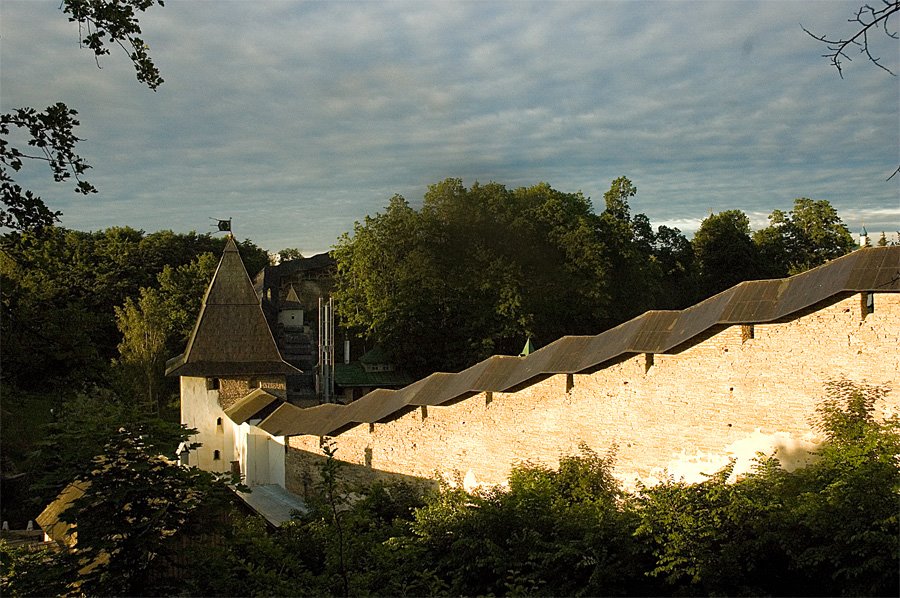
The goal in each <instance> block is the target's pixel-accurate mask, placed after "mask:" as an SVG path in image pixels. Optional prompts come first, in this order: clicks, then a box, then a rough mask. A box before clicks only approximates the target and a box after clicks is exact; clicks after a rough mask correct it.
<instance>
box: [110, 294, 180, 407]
mask: <svg viewBox="0 0 900 598" xmlns="http://www.w3.org/2000/svg"><path fill="white" fill-rule="evenodd" d="M116 323H117V324H118V326H119V330H121V331H122V335H123V339H122V342H121V343H119V354H120V355H121V358H120V360H119V362H120V363H121V364H122V365H124V366H125V367H126V368H129V369H131V368H133V369H136V370H138V371H139V372H140V373H141V374H142V377H143V379H144V381H145V384H146V386H145V388H144V390H145V391H146V394H145V398H146V405H147V406H148V407H149V409H151V410H152V412H154V413H159V382H160V381H161V378H162V374H163V369H164V366H165V363H166V357H167V354H166V337H167V333H168V328H169V322H168V312H167V311H166V309H165V303H164V301H163V299H162V297H161V296H160V293H159V291H157V290H156V289H153V288H150V289H147V288H145V289H141V295H140V298H139V299H138V300H137V301H133V300H132V299H131V298H130V297H129V298H127V299H126V300H125V305H123V306H122V307H117V308H116Z"/></svg>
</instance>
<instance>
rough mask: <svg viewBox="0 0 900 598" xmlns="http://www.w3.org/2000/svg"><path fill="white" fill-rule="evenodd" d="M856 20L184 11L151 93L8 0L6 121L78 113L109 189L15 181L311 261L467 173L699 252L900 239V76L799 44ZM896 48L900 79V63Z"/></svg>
mask: <svg viewBox="0 0 900 598" xmlns="http://www.w3.org/2000/svg"><path fill="white" fill-rule="evenodd" d="M860 2H861V0H856V1H855V2H842V1H841V2H839V1H833V2H750V1H734V2H710V3H705V2H675V1H671V2H649V1H647V2H601V1H588V2H524V1H515V2H488V1H477V2H421V1H420V2H409V3H407V2H371V1H370V2H294V1H279V2H266V1H250V0H246V1H236V0H232V1H223V2H211V1H193V2H178V1H176V0H167V1H166V6H165V7H164V8H160V7H155V8H153V9H152V10H151V11H150V12H149V13H147V14H146V15H145V16H144V17H143V19H142V26H143V30H144V39H145V40H146V42H147V43H148V44H149V45H150V47H151V56H152V57H153V59H154V60H155V62H156V64H157V66H158V67H159V68H160V70H161V71H162V75H163V77H164V78H165V80H166V82H165V83H164V84H163V86H162V87H161V88H160V89H159V91H158V92H155V93H154V92H152V91H150V90H148V89H147V88H146V87H144V86H142V85H141V84H139V83H138V82H137V81H136V80H135V77H134V73H133V71H132V69H131V64H130V62H128V60H127V59H126V57H125V56H124V55H123V54H122V53H117V52H114V53H113V54H112V55H111V56H107V57H104V58H103V59H101V60H100V66H101V67H102V68H99V69H98V68H97V65H96V63H95V61H94V58H93V55H92V54H91V53H90V52H89V51H88V50H79V48H78V28H77V26H76V25H75V24H73V23H69V22H68V21H67V20H66V18H65V16H64V15H63V14H62V13H61V12H60V11H59V10H58V7H59V0H49V1H46V2H45V1H42V0H28V1H21V0H18V1H17V0H3V2H2V5H0V106H2V110H3V111H8V110H10V109H12V108H15V107H18V106H23V105H30V106H35V107H40V108H43V107H46V106H47V105H49V104H51V103H55V102H57V101H64V102H66V103H67V104H69V106H71V107H74V108H76V109H77V110H78V112H79V118H80V120H81V127H80V136H81V137H83V138H84V141H83V142H82V143H80V144H79V148H78V149H79V152H80V154H81V155H82V156H83V157H84V158H85V159H86V160H87V161H88V162H89V163H90V164H92V165H93V169H92V170H91V171H90V177H89V180H90V181H91V182H92V183H93V184H94V185H95V186H97V187H98V189H99V190H100V193H99V194H98V195H95V196H91V197H89V198H83V197H82V196H79V195H76V194H74V193H73V192H72V191H71V185H66V184H54V183H52V182H50V177H49V172H46V171H45V170H42V169H40V168H39V165H32V164H29V165H27V169H28V172H25V171H23V173H22V174H21V175H20V176H19V177H18V180H19V182H21V183H24V184H26V185H28V186H30V188H32V189H34V190H35V191H37V192H39V193H40V194H41V195H42V196H43V197H44V199H45V200H46V201H47V203H48V204H49V205H50V206H51V207H52V208H54V209H60V210H62V211H63V213H64V216H63V221H62V222H63V225H65V226H67V227H71V228H76V229H81V230H97V229H101V228H106V227H109V226H114V225H130V226H133V227H136V228H141V229H144V230H146V231H148V232H149V231H155V230H159V229H172V230H175V231H179V232H186V231H189V230H197V231H200V232H205V231H208V230H211V229H210V224H211V223H212V222H213V221H212V220H210V218H229V217H230V218H233V219H234V229H235V233H236V235H237V236H238V237H240V238H250V239H252V240H253V241H255V242H256V243H257V244H259V245H261V246H263V247H265V248H267V249H269V250H273V251H274V250H278V249H282V248H284V247H297V248H299V249H300V250H301V251H302V252H303V253H304V254H311V253H315V252H318V251H323V250H326V249H328V248H329V247H331V245H332V244H333V243H334V242H335V240H336V239H337V237H338V236H339V235H340V234H341V233H343V232H345V231H349V230H351V229H352V227H353V223H354V221H356V220H361V219H362V218H364V217H365V215H366V214H374V213H375V212H377V211H380V210H381V209H382V208H383V207H384V206H385V205H386V204H387V202H388V199H389V198H390V197H391V196H392V195H393V194H395V193H400V194H402V195H404V196H405V197H406V198H407V199H409V200H410V201H411V202H412V203H413V204H414V205H416V204H417V203H418V202H420V201H421V198H422V195H423V194H424V192H425V190H426V188H427V186H428V185H429V184H431V183H435V182H437V181H440V180H442V179H444V178H447V177H458V178H461V179H463V181H464V182H465V184H466V185H469V184H471V183H472V182H474V181H476V180H477V181H480V182H488V181H496V182H500V183H503V184H505V185H507V186H508V187H519V186H530V185H533V184H535V183H537V182H539V181H546V182H548V183H550V184H551V185H552V186H553V187H554V188H556V189H559V190H562V191H578V190H581V191H583V192H584V193H585V195H587V196H589V197H591V198H592V199H593V201H594V205H595V207H596V208H597V209H598V210H599V209H602V202H603V193H604V191H605V190H606V189H608V188H609V184H610V182H611V181H612V180H613V179H614V178H616V177H618V176H621V175H625V176H628V177H629V178H630V179H631V180H632V181H633V182H634V183H635V185H636V186H637V188H638V195H637V197H636V198H634V200H633V202H632V210H633V211H634V212H644V213H646V214H647V215H648V216H649V217H650V220H651V222H652V223H653V224H654V225H659V224H667V225H670V226H673V225H674V226H678V227H679V228H681V229H682V230H684V231H686V232H690V231H693V230H695V229H696V227H697V225H698V224H699V221H700V220H701V219H702V218H703V217H705V216H706V215H708V214H709V213H710V212H711V211H720V210H724V209H735V208H736V209H741V210H744V211H745V212H747V214H748V215H749V216H750V217H751V221H752V222H753V224H754V226H755V227H759V226H764V225H765V223H766V216H767V215H768V214H769V213H770V212H771V211H772V210H773V209H776V208H779V209H785V210H786V209H789V208H790V207H791V205H792V203H793V199H794V198H796V197H803V196H805V197H812V198H814V199H827V200H829V201H831V202H832V204H833V205H835V206H836V207H837V208H838V210H839V213H840V214H841V216H842V217H843V219H844V221H845V222H846V223H847V224H848V226H849V227H850V228H851V231H852V232H854V234H855V233H856V232H857V231H858V229H859V227H860V225H862V224H865V226H866V228H868V229H869V231H870V232H873V231H878V232H879V233H880V231H881V230H886V231H888V232H890V231H896V230H897V229H898V228H900V176H898V177H895V178H894V179H893V180H892V181H891V182H886V181H885V179H886V178H887V176H888V175H890V174H891V172H892V171H893V170H894V169H895V168H896V167H897V165H898V163H900V162H898V161H900V78H898V77H892V76H890V75H889V74H887V73H885V72H884V71H882V70H880V69H878V68H876V67H874V66H872V65H870V64H868V63H867V62H866V61H865V60H864V59H863V58H862V57H859V58H856V59H855V60H854V61H853V62H852V63H849V64H847V65H846V68H845V72H844V79H841V78H840V76H839V75H838V73H837V72H836V71H835V69H834V68H833V67H832V66H830V65H829V63H828V61H827V59H825V58H822V57H821V54H823V52H824V50H825V48H824V47H823V46H821V45H820V44H818V43H817V42H816V41H815V40H813V39H811V38H810V37H809V36H807V35H806V34H805V33H804V32H803V31H802V29H801V24H802V25H803V26H805V27H807V28H808V29H811V30H812V31H815V32H820V33H824V34H829V35H834V36H840V35H846V34H847V33H849V32H850V31H851V30H852V25H851V24H849V23H847V19H848V18H851V17H852V16H853V15H854V13H855V9H856V7H857V6H858V5H859V4H860ZM898 26H900V18H898V19H896V22H895V23H893V28H896V27H898ZM875 41H876V42H877V43H876V44H874V45H873V51H874V52H875V53H876V54H878V55H880V56H881V57H882V60H883V61H884V64H885V65H886V66H888V67H889V68H891V69H892V70H894V71H895V72H898V73H900V45H898V43H897V42H895V41H890V40H886V39H885V38H884V36H883V35H882V36H879V37H878V38H877V39H876V40H875Z"/></svg>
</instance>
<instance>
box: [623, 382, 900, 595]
mask: <svg viewBox="0 0 900 598" xmlns="http://www.w3.org/2000/svg"><path fill="white" fill-rule="evenodd" d="M885 393H886V391H885V389H883V388H879V387H871V386H866V385H856V384H851V383H848V382H846V381H838V382H834V383H831V384H829V385H827V387H826V398H825V399H824V400H823V402H822V403H821V405H820V407H819V409H818V418H817V420H816V425H817V428H818V430H819V431H820V432H821V434H822V435H823V437H824V439H825V442H824V444H823V445H822V446H821V447H820V449H819V450H818V451H817V453H818V458H817V459H816V460H815V461H813V462H812V463H811V464H809V465H807V466H806V467H804V468H801V469H798V470H795V471H794V472H791V473H788V472H786V471H785V470H783V469H782V468H781V467H780V465H779V464H778V462H777V460H775V459H772V458H768V459H767V458H761V460H760V461H759V464H758V466H757V468H756V470H755V471H754V472H751V473H750V474H748V475H746V476H744V477H743V478H741V479H738V480H737V481H735V482H731V481H729V478H730V476H731V473H732V469H733V464H732V465H729V466H728V467H726V468H725V469H723V470H722V471H719V472H717V473H715V474H713V475H711V476H709V478H708V479H707V480H706V481H704V482H702V483H699V484H687V483H684V482H679V481H675V480H669V481H667V482H665V483H663V484H660V485H658V486H655V487H652V488H645V489H643V491H642V492H641V495H640V518H641V521H640V525H639V526H638V528H637V530H636V535H637V538H638V539H640V540H641V541H643V542H647V543H649V548H650V549H651V550H652V551H653V554H654V556H655V558H656V566H655V567H654V568H653V569H652V570H651V571H650V574H651V575H653V576H656V577H662V578H663V579H665V581H666V583H667V584H668V588H667V590H666V592H665V593H688V594H704V595H712V594H728V595H736V594H739V595H779V596H795V595H814V596H839V595H845V596H847V595H849V596H859V595H869V596H882V595H884V596H893V595H896V594H897V593H898V590H900V580H898V576H897V570H898V566H900V547H898V544H897V538H898V537H900V522H898V516H897V501H898V498H900V465H898V461H897V455H898V454H900V422H898V420H897V418H896V417H893V418H890V419H888V420H880V419H878V418H877V417H876V405H877V404H878V403H879V402H880V401H882V400H883V399H884V396H885Z"/></svg>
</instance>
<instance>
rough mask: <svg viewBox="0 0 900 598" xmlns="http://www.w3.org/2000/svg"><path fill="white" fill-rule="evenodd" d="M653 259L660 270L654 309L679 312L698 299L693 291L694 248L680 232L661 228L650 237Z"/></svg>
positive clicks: (694, 276) (665, 227)
mask: <svg viewBox="0 0 900 598" xmlns="http://www.w3.org/2000/svg"><path fill="white" fill-rule="evenodd" d="M653 257H654V258H655V259H656V262H657V264H658V265H659V271H660V282H659V284H660V291H659V298H658V300H657V302H656V305H655V307H656V309H682V308H685V307H688V306H689V305H691V304H692V303H694V302H695V301H697V300H698V299H700V297H698V296H697V291H696V289H695V288H694V287H695V278H696V272H695V258H694V247H693V246H692V245H691V242H690V241H688V239H687V238H686V237H685V236H684V235H683V234H682V233H681V231H680V230H678V229H677V228H669V227H668V226H664V225H661V226H660V227H659V228H658V229H657V230H656V234H655V235H654V239H653Z"/></svg>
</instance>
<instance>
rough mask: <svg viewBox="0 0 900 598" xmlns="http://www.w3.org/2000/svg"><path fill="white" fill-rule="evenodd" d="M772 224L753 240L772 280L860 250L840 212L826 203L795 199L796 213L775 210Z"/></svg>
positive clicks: (770, 218) (824, 201) (770, 217)
mask: <svg viewBox="0 0 900 598" xmlns="http://www.w3.org/2000/svg"><path fill="white" fill-rule="evenodd" d="M769 223H770V224H769V226H768V227H766V228H764V229H761V230H759V231H756V233H754V235H753V241H754V243H755V244H756V246H757V247H758V248H759V252H760V256H761V258H762V262H763V263H764V264H765V266H766V267H768V268H770V272H769V275H770V276H772V277H781V276H788V275H792V274H797V273H799V272H803V271H805V270H809V269H810V268H814V267H816V266H819V265H821V264H824V263H825V262H827V261H828V260H831V259H834V258H837V257H840V256H842V255H844V254H846V253H849V252H850V251H852V250H853V249H854V248H855V247H856V243H855V242H854V241H853V236H852V235H851V234H850V231H849V230H848V229H847V227H846V226H845V225H844V224H843V222H841V218H840V216H838V213H837V210H835V209H834V208H833V207H832V206H831V204H830V203H829V202H828V201H826V200H819V201H815V200H812V199H807V198H805V197H803V198H799V199H795V200H794V209H793V210H791V211H790V212H788V213H787V214H785V213H784V212H782V211H781V210H775V211H774V212H772V214H771V215H770V216H769Z"/></svg>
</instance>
